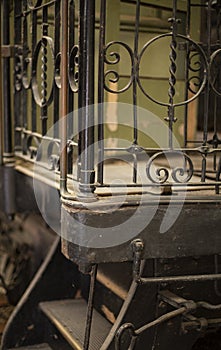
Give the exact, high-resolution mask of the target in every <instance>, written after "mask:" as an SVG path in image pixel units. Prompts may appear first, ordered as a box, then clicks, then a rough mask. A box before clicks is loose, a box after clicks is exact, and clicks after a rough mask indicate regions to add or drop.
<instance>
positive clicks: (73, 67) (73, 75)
mask: <svg viewBox="0 0 221 350" xmlns="http://www.w3.org/2000/svg"><path fill="white" fill-rule="evenodd" d="M78 55H79V48H78V46H77V45H74V46H73V47H72V49H71V52H70V58H69V83H70V87H71V90H72V91H73V92H78V78H79V77H78V75H79V72H78V66H79V56H78Z"/></svg>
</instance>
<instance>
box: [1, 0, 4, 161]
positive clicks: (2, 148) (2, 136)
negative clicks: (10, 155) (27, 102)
mask: <svg viewBox="0 0 221 350" xmlns="http://www.w3.org/2000/svg"><path fill="white" fill-rule="evenodd" d="M1 12H2V11H1V5H0V84H1V86H2V50H1V48H2V40H1V38H2V33H1V32H2V26H1V23H2V17H1V16H2V13H1ZM2 108H3V105H2V89H1V91H0V165H3V152H4V139H3V138H4V133H3V127H4V122H3V109H2Z"/></svg>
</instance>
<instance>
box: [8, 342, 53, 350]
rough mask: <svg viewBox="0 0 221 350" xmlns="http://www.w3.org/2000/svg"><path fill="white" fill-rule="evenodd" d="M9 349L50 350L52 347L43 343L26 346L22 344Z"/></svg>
mask: <svg viewBox="0 0 221 350" xmlns="http://www.w3.org/2000/svg"><path fill="white" fill-rule="evenodd" d="M9 350H52V348H51V347H50V346H49V345H48V344H46V343H44V344H36V345H28V346H23V347H21V348H13V349H9Z"/></svg>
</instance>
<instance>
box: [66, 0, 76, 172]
mask: <svg viewBox="0 0 221 350" xmlns="http://www.w3.org/2000/svg"><path fill="white" fill-rule="evenodd" d="M74 5H75V4H74V1H73V0H71V1H70V3H69V36H68V47H69V49H68V52H69V55H70V53H71V49H72V47H73V46H74V43H75V33H74V21H75V6H74ZM67 93H68V115H69V118H68V120H67V123H68V125H67V128H68V130H69V133H70V135H71V134H72V133H73V125H74V123H73V121H74V118H73V117H74V114H73V109H74V108H73V107H74V105H73V104H74V93H73V92H72V90H71V86H70V84H68V86H67ZM68 163H69V162H68ZM70 165H71V164H70ZM71 167H72V165H71Z"/></svg>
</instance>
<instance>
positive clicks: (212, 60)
mask: <svg viewBox="0 0 221 350" xmlns="http://www.w3.org/2000/svg"><path fill="white" fill-rule="evenodd" d="M219 55H220V58H221V49H218V50H216V51H215V52H213V54H212V55H211V57H210V65H209V68H210V85H211V87H212V89H213V91H214V92H215V94H216V95H218V96H221V90H220V89H218V88H217V87H216V83H217V81H218V80H219V79H218V76H219V75H220V73H219V70H220V65H219V64H217V63H216V59H217V58H218V57H219ZM212 73H215V74H212Z"/></svg>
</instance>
